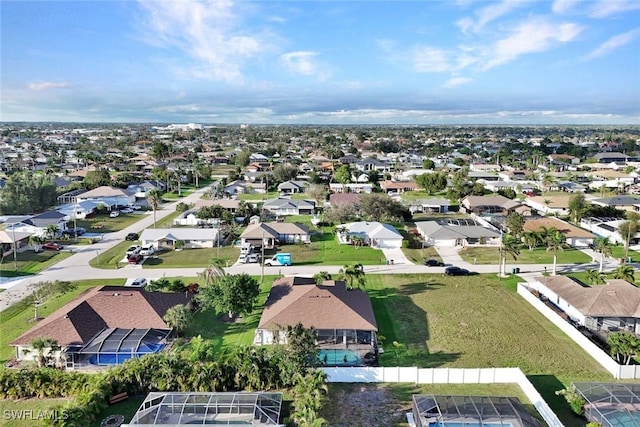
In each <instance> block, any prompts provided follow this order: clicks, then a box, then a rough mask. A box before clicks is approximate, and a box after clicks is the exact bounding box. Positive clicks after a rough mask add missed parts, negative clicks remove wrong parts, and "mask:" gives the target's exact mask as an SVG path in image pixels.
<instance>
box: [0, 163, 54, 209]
mask: <svg viewBox="0 0 640 427" xmlns="http://www.w3.org/2000/svg"><path fill="white" fill-rule="evenodd" d="M56 197H57V193H56V187H55V185H54V184H53V178H52V176H50V175H47V174H44V173H35V172H30V171H29V172H17V173H14V174H12V175H11V176H9V178H8V179H7V181H6V183H5V186H4V188H3V189H2V197H0V213H1V214H13V215H25V214H31V213H35V212H43V211H45V210H47V209H48V208H50V207H51V206H53V205H55V204H56V202H57V201H56Z"/></svg>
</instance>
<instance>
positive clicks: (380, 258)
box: [280, 232, 385, 265]
mask: <svg viewBox="0 0 640 427" xmlns="http://www.w3.org/2000/svg"><path fill="white" fill-rule="evenodd" d="M280 251H281V252H290V253H291V259H292V262H293V263H294V264H295V265H312V264H326V265H345V264H353V263H360V264H363V265H380V264H384V263H385V257H384V254H383V253H382V251H380V250H377V249H372V248H370V247H368V246H363V247H359V248H358V247H355V246H352V245H341V244H339V243H338V239H337V238H336V236H335V235H334V234H333V233H332V232H324V233H322V234H316V235H314V236H312V237H311V243H309V244H296V245H283V246H281V247H280Z"/></svg>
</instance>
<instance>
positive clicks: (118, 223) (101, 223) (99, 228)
mask: <svg viewBox="0 0 640 427" xmlns="http://www.w3.org/2000/svg"><path fill="white" fill-rule="evenodd" d="M145 217H146V214H144V213H141V212H136V213H131V214H120V215H119V216H117V217H115V218H109V214H108V213H103V214H98V215H96V216H94V217H91V218H88V219H82V220H80V219H79V220H77V221H76V222H77V226H78V227H83V228H85V229H86V230H87V233H112V232H114V231H120V230H122V229H123V228H126V227H128V226H130V225H131V224H135V223H136V222H138V221H140V220H141V219H142V218H145Z"/></svg>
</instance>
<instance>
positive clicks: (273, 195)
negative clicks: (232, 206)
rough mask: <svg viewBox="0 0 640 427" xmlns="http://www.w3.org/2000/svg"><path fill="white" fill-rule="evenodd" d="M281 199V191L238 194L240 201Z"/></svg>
mask: <svg viewBox="0 0 640 427" xmlns="http://www.w3.org/2000/svg"><path fill="white" fill-rule="evenodd" d="M278 197H280V192H279V191H270V192H268V193H242V194H238V199H239V200H250V201H252V202H257V201H262V200H269V199H277V198H278Z"/></svg>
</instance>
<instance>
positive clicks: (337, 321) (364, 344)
mask: <svg viewBox="0 0 640 427" xmlns="http://www.w3.org/2000/svg"><path fill="white" fill-rule="evenodd" d="M298 323H301V324H302V325H303V326H304V327H305V328H314V329H315V330H316V331H317V332H318V344H319V346H320V349H321V350H322V349H324V348H326V349H350V350H352V351H355V352H359V353H361V356H364V355H366V354H367V353H370V352H374V353H375V352H377V342H376V332H377V331H378V326H377V323H376V318H375V316H374V313H373V307H372V305H371V300H370V299H369V295H367V293H366V292H364V291H362V290H360V289H347V287H346V283H345V282H342V281H332V280H327V281H324V282H322V285H317V284H316V283H315V280H314V279H312V278H303V277H284V278H281V279H277V280H276V281H275V282H274V283H273V286H272V287H271V291H270V293H269V297H268V298H267V301H266V302H265V308H264V311H263V312H262V316H261V317H260V323H259V324H258V328H257V330H256V333H255V336H254V341H253V342H254V344H257V345H268V344H273V343H274V341H275V340H277V339H278V338H277V337H276V336H275V335H276V334H275V333H274V332H275V331H276V330H277V329H279V328H281V327H286V326H295V325H297V324H298Z"/></svg>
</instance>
